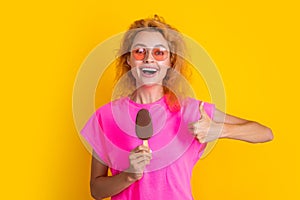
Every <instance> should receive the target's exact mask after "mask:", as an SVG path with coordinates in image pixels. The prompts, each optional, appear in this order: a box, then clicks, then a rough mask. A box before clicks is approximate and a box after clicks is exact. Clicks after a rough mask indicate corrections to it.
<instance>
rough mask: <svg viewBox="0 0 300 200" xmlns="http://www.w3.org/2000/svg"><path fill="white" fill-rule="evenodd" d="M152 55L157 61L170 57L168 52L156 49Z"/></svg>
mask: <svg viewBox="0 0 300 200" xmlns="http://www.w3.org/2000/svg"><path fill="white" fill-rule="evenodd" d="M152 55H153V57H154V58H155V60H158V61H162V60H165V59H166V58H167V57H168V51H167V50H164V49H159V48H154V49H153V50H152Z"/></svg>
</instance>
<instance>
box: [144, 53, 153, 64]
mask: <svg viewBox="0 0 300 200" xmlns="http://www.w3.org/2000/svg"><path fill="white" fill-rule="evenodd" d="M144 62H145V63H152V62H154V58H153V56H152V53H151V52H150V50H148V52H147V53H146V56H145V59H144Z"/></svg>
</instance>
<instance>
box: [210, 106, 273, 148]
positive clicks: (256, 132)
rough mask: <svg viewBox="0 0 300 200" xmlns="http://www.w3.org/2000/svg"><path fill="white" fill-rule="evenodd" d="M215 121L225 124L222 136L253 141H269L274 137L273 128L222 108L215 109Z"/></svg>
mask: <svg viewBox="0 0 300 200" xmlns="http://www.w3.org/2000/svg"><path fill="white" fill-rule="evenodd" d="M214 122H215V123H218V124H222V123H223V122H224V125H223V129H222V131H221V135H220V138H229V139H236V140H242V141H246V142H251V143H259V142H268V141H271V140H272V139H273V133H272V130H271V129H270V128H268V127H266V126H264V125H262V124H260V123H258V122H254V121H248V120H245V119H241V118H238V117H235V116H232V115H229V114H225V113H223V112H221V111H220V110H216V111H215V115H214Z"/></svg>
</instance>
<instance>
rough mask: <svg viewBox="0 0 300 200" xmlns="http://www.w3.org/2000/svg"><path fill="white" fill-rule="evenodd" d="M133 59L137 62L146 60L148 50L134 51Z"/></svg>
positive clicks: (139, 49)
mask: <svg viewBox="0 0 300 200" xmlns="http://www.w3.org/2000/svg"><path fill="white" fill-rule="evenodd" d="M132 54H133V57H134V58H135V59H136V60H144V58H145V56H146V49H144V48H138V49H135V50H133V51H132Z"/></svg>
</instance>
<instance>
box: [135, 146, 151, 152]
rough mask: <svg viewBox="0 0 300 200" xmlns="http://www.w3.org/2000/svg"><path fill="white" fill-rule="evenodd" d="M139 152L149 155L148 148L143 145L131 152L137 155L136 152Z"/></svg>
mask: <svg viewBox="0 0 300 200" xmlns="http://www.w3.org/2000/svg"><path fill="white" fill-rule="evenodd" d="M141 151H143V152H148V153H150V148H149V147H148V146H145V145H139V146H137V147H136V148H134V149H133V150H132V151H131V152H135V153H137V152H141Z"/></svg>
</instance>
